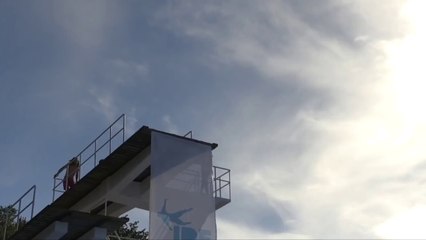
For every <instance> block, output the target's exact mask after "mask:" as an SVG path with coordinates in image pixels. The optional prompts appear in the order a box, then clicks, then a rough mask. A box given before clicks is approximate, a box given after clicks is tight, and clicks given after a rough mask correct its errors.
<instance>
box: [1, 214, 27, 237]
mask: <svg viewBox="0 0 426 240" xmlns="http://www.w3.org/2000/svg"><path fill="white" fill-rule="evenodd" d="M25 223H26V220H25V219H24V218H18V219H17V210H16V209H15V208H14V207H12V206H7V207H2V206H0V239H7V238H9V237H10V236H12V235H13V234H14V233H15V232H16V231H17V230H18V229H19V228H20V227H22V226H23V225H25Z"/></svg>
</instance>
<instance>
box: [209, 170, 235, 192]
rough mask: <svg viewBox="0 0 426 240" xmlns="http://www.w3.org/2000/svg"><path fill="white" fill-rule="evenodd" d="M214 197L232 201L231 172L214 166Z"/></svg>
mask: <svg viewBox="0 0 426 240" xmlns="http://www.w3.org/2000/svg"><path fill="white" fill-rule="evenodd" d="M213 183H214V197H216V198H225V199H229V200H231V170H230V169H227V168H222V167H217V166H213Z"/></svg>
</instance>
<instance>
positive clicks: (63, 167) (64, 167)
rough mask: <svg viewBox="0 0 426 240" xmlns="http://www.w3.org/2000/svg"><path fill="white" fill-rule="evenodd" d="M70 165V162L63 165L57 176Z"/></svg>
mask: <svg viewBox="0 0 426 240" xmlns="http://www.w3.org/2000/svg"><path fill="white" fill-rule="evenodd" d="M67 167H68V163H67V164H65V165H64V166H62V167H61V168H60V169H59V170H58V172H57V173H56V174H55V177H57V176H58V175H59V174H60V173H61V172H62V171H63V170H64V169H66V168H67Z"/></svg>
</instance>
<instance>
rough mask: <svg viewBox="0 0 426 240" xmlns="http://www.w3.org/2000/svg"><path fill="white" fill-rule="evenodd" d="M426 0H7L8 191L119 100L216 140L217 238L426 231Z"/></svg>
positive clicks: (51, 162) (4, 180)
mask: <svg viewBox="0 0 426 240" xmlns="http://www.w3.org/2000/svg"><path fill="white" fill-rule="evenodd" d="M425 8H426V5H425V4H424V3H423V1H387V2H386V4H384V3H383V2H382V1H331V0H329V1H325V0H324V1H214V2H213V1H211V2H199V1H185V2H177V1H143V2H142V1H91V2H87V1H80V0H78V1H61V2H58V1H47V0H42V1H37V2H25V3H24V2H22V1H12V0H6V1H1V2H0V81H1V82H0V83H1V87H0V99H1V101H0V110H1V112H2V118H0V126H1V133H2V134H1V136H2V137H1V138H0V152H1V154H2V160H1V165H2V167H1V168H0V191H1V192H2V194H1V198H0V204H1V205H4V204H10V203H12V202H14V201H15V199H17V198H18V197H19V196H20V195H21V194H22V193H23V192H24V191H25V190H26V189H28V188H29V187H30V186H31V185H32V184H36V185H37V187H38V189H37V202H36V209H37V210H41V209H42V208H43V207H44V206H45V205H46V204H48V203H49V202H50V200H51V194H52V192H51V188H52V184H53V183H52V177H53V174H54V173H55V172H56V170H57V169H58V168H59V167H61V166H62V165H63V163H64V162H65V161H67V160H68V159H70V158H71V157H72V156H73V155H75V154H76V153H78V152H79V151H80V150H81V149H82V148H84V147H85V146H86V145H87V144H88V143H89V142H90V141H91V140H92V139H93V138H94V137H96V136H97V135H98V134H99V133H100V132H101V131H102V130H103V129H104V128H105V127H106V126H108V125H109V124H110V123H111V122H112V121H113V120H114V119H115V118H117V117H118V116H119V115H120V114H122V113H125V114H126V116H127V127H128V128H127V136H130V135H131V134H132V133H133V132H134V131H136V130H137V129H138V128H140V127H141V126H142V125H147V126H150V127H152V128H156V129H160V130H164V131H170V132H174V133H178V134H184V133H186V132H187V131H189V130H193V132H194V137H195V138H199V139H202V140H205V141H210V142H217V143H218V144H219V148H218V149H217V150H215V151H214V162H215V164H216V165H218V166H223V167H227V168H230V169H232V184H233V202H232V203H231V204H230V205H228V206H226V210H225V208H224V209H223V210H219V211H218V212H217V222H218V237H219V238H259V239H263V238H299V237H300V238H398V237H402V238H406V237H423V238H424V237H425V236H426V231H424V230H423V229H422V226H420V225H419V224H418V223H419V222H424V220H425V219H426V214H425V213H426V204H425V202H426V198H425V196H426V190H425V189H426V188H425V187H424V182H425V180H426V178H425V177H423V176H424V171H425V170H426V168H425V160H426V159H425V157H426V150H425V149H426V148H424V146H423V143H424V142H425V140H426V110H424V106H423V104H422V103H424V102H425V100H426V98H425V97H424V96H425V94H424V90H425V89H426V84H425V83H424V82H425V79H426V78H425V77H426V72H425V70H424V67H423V65H422V64H423V63H424V62H425V61H424V60H425V59H424V58H425V57H424V56H425V53H426V48H425V47H424V44H423V43H424V42H426V41H425V40H426V32H425V31H424V26H423V23H424V22H425V21H426V19H425V17H424V14H423V13H422V11H421V10H422V9H425ZM136 215H137V214H136Z"/></svg>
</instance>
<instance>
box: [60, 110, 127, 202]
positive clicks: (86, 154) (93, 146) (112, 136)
mask: <svg viewBox="0 0 426 240" xmlns="http://www.w3.org/2000/svg"><path fill="white" fill-rule="evenodd" d="M125 127H126V116H125V115H124V114H122V115H121V116H120V117H118V118H117V119H116V120H115V121H114V122H113V123H112V124H111V125H109V126H108V127H107V128H106V129H105V130H104V131H103V132H102V133H101V134H99V136H98V137H97V138H95V140H93V141H92V142H91V143H90V144H89V145H87V147H85V148H84V149H83V150H82V151H81V152H80V153H79V154H77V156H76V158H77V159H78V162H79V164H78V168H77V169H76V170H75V171H74V172H69V168H68V165H67V167H66V168H64V169H62V170H61V171H59V172H58V173H57V174H55V175H54V177H53V197H52V202H53V201H55V196H56V193H64V192H65V189H64V190H61V188H60V186H61V185H62V184H64V186H65V187H64V188H66V186H68V177H67V176H74V174H75V175H76V182H78V181H79V180H80V178H81V176H84V175H85V174H87V173H88V172H89V171H90V170H92V169H93V168H94V167H96V165H97V164H98V163H99V162H98V159H103V158H105V157H107V156H108V155H109V154H111V152H112V151H113V150H115V148H114V147H118V145H117V146H113V141H115V140H116V139H118V138H119V137H121V138H120V140H121V141H120V142H119V144H121V143H123V142H124V140H125ZM102 153H104V154H102ZM89 161H93V165H92V166H93V167H87V166H88V164H86V163H87V162H89ZM83 166H86V167H83ZM65 169H66V172H65V174H64V176H63V177H59V174H61V173H62V172H63V170H65Z"/></svg>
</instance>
